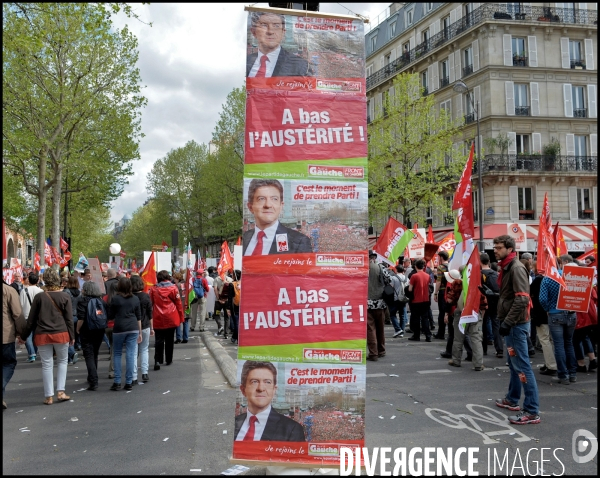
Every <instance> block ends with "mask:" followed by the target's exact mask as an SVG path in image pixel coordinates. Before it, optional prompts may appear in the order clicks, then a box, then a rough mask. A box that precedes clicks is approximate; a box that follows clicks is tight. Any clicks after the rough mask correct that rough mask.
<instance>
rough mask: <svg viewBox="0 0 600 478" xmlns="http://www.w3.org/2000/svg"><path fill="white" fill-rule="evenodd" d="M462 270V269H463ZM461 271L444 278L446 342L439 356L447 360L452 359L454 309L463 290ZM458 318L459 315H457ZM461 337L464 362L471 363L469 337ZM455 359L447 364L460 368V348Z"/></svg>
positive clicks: (454, 329) (451, 271)
mask: <svg viewBox="0 0 600 478" xmlns="http://www.w3.org/2000/svg"><path fill="white" fill-rule="evenodd" d="M463 269H464V267H463ZM461 270H462V269H460V268H459V270H457V269H451V270H449V271H448V273H447V274H445V276H446V295H445V297H444V300H445V301H446V317H445V318H444V320H445V322H446V324H447V325H448V340H447V341H446V350H445V351H444V352H441V353H440V355H441V356H442V357H443V358H449V359H453V355H452V351H453V345H454V337H455V331H456V328H455V327H454V316H455V314H454V312H455V311H456V308H457V306H458V301H459V299H460V295H461V294H462V290H463V284H462V275H461ZM459 317H460V314H459ZM461 335H462V337H463V347H464V349H465V351H466V352H467V357H466V358H465V362H472V361H473V349H472V348H471V338H470V337H469V335H464V334H461ZM455 355H456V357H457V359H458V360H456V362H454V359H453V360H450V362H453V363H449V364H450V365H454V366H457V367H458V366H460V363H461V361H462V347H461V348H460V355H459V354H458V349H457V352H456V354H455Z"/></svg>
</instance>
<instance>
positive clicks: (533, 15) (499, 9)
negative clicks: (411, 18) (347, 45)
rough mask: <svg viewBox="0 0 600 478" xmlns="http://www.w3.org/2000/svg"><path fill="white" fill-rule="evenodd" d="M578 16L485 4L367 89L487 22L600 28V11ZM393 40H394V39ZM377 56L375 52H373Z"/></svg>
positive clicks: (370, 81) (561, 10) (545, 9)
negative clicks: (538, 23)
mask: <svg viewBox="0 0 600 478" xmlns="http://www.w3.org/2000/svg"><path fill="white" fill-rule="evenodd" d="M576 12H577V13H575V12H574V11H573V10H572V9H569V8H554V7H538V6H531V5H523V4H522V5H521V6H520V8H519V11H518V12H517V11H515V10H514V6H512V4H506V3H500V4H494V3H484V4H483V5H481V6H480V7H478V8H476V9H475V10H473V12H471V13H470V14H469V15H468V16H465V17H462V18H460V19H459V20H457V21H455V22H454V23H453V24H452V25H450V26H449V27H448V28H445V29H442V30H441V31H440V32H438V33H436V34H435V35H432V36H431V37H430V38H429V39H428V40H427V41H425V42H423V43H420V44H419V45H417V46H415V47H414V48H413V49H412V50H410V51H405V52H404V53H403V54H402V55H400V57H398V58H397V59H396V60H394V61H392V62H390V63H389V64H388V65H386V66H385V67H383V68H381V69H380V70H377V71H376V72H374V73H373V74H372V75H369V76H368V77H367V90H370V89H371V88H373V87H374V86H376V85H378V84H380V83H382V82H383V81H385V80H387V79H389V78H391V77H392V76H395V75H396V74H397V73H399V72H400V71H402V70H403V69H404V68H406V67H407V66H408V65H410V64H411V63H413V62H415V61H417V60H418V59H419V58H421V57H423V56H424V54H425V53H426V52H429V51H431V50H434V49H435V48H438V47H440V46H442V45H445V44H447V43H448V42H450V41H452V40H454V39H455V38H456V37H458V36H459V35H462V34H463V33H464V32H466V31H467V30H469V29H470V28H473V27H474V26H477V25H480V24H481V23H483V22H486V21H498V20H502V21H514V20H517V21H529V22H555V23H562V24H575V25H593V26H595V25H597V22H598V11H597V10H577V11H576ZM390 41H393V40H390ZM372 53H373V52H372ZM578 62H579V63H580V64H582V65H583V66H578V65H575V64H573V63H572V64H571V67H572V68H580V67H583V68H585V62H583V61H581V60H578Z"/></svg>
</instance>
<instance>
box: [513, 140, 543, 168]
mask: <svg viewBox="0 0 600 478" xmlns="http://www.w3.org/2000/svg"><path fill="white" fill-rule="evenodd" d="M515 143H516V147H517V169H525V170H528V171H535V170H537V169H539V167H536V166H537V162H539V160H538V159H535V158H532V157H531V156H530V154H531V136H530V135H528V134H517V135H516V136H515Z"/></svg>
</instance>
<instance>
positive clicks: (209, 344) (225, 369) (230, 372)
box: [200, 332, 237, 388]
mask: <svg viewBox="0 0 600 478" xmlns="http://www.w3.org/2000/svg"><path fill="white" fill-rule="evenodd" d="M200 337H202V342H204V345H206V348H207V349H208V351H209V352H210V353H211V355H212V356H213V358H214V359H215V361H216V362H217V365H218V366H219V369H220V370H221V373H222V374H223V375H224V376H225V378H226V379H227V381H228V382H229V385H231V386H232V387H233V388H236V387H237V365H236V363H235V361H234V360H233V359H232V358H231V357H230V356H229V354H228V353H227V352H226V351H225V349H224V348H223V346H222V345H221V344H220V343H219V342H218V341H217V340H216V339H215V338H214V337H213V334H212V332H201V333H200Z"/></svg>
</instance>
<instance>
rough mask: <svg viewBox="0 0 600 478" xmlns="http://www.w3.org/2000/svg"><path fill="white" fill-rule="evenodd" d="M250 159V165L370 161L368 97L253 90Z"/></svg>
mask: <svg viewBox="0 0 600 478" xmlns="http://www.w3.org/2000/svg"><path fill="white" fill-rule="evenodd" d="M265 104H268V105H269V107H268V108H265V107H264V105H265ZM245 155H246V156H245V157H246V164H253V163H270V162H281V161H293V160H319V159H343V158H361V157H366V156H367V103H366V99H365V97H364V96H339V95H317V96H315V95H311V94H307V93H296V92H288V93H280V92H272V91H264V90H253V91H249V92H248V96H247V98H246V151H245Z"/></svg>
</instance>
